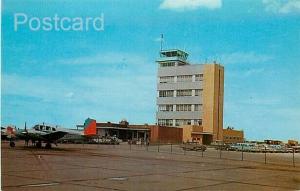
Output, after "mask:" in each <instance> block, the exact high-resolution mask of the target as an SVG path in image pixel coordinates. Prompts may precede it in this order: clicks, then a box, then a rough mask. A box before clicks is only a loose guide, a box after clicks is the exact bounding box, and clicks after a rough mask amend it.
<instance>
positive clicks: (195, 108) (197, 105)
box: [194, 104, 202, 111]
mask: <svg viewBox="0 0 300 191" xmlns="http://www.w3.org/2000/svg"><path fill="white" fill-rule="evenodd" d="M201 110H202V105H201V104H195V106H194V111H201Z"/></svg>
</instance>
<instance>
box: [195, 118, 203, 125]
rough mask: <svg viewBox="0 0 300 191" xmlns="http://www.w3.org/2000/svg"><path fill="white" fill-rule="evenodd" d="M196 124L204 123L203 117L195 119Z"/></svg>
mask: <svg viewBox="0 0 300 191" xmlns="http://www.w3.org/2000/svg"><path fill="white" fill-rule="evenodd" d="M194 124H195V125H202V119H194Z"/></svg>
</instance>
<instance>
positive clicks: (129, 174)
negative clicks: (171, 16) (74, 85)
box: [1, 142, 300, 191]
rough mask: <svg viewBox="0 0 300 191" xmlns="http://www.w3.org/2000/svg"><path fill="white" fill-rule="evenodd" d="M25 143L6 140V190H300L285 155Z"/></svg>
mask: <svg viewBox="0 0 300 191" xmlns="http://www.w3.org/2000/svg"><path fill="white" fill-rule="evenodd" d="M23 144H24V143H23V142H18V143H17V146H16V147H15V148H9V146H8V143H7V142H2V145H1V159H2V160H1V170H2V171H1V175H2V179H1V181H2V190H7V191H9V190H14V191H15V190H16V191H20V190H30V191H34V190H45V191H47V190H64V191H67V190H72V191H73V190H74V191H76V190H80V191H82V190H104V191H105V190H139V191H140V190H151V191H154V190H155V191H156V190H164V191H165V190H172V191H181V190H243V191H245V190H300V165H298V164H299V163H296V167H293V166H292V165H291V163H290V158H289V157H285V159H284V160H283V162H282V163H280V160H279V159H280V158H284V157H280V158H279V159H276V157H277V158H278V155H271V154H269V155H268V159H270V161H272V158H275V159H276V160H275V161H276V164H273V163H270V164H268V163H267V164H264V160H262V161H261V160H260V159H259V161H258V162H253V161H241V160H240V159H238V158H237V157H239V156H240V153H237V152H236V153H231V152H227V155H228V156H231V157H232V158H233V159H231V158H230V157H228V158H226V159H223V158H222V159H220V158H218V157H217V156H218V155H217V154H218V151H210V150H208V151H205V152H204V157H202V156H201V152H200V153H199V152H198V153H195V154H194V155H192V153H186V155H184V152H183V151H181V150H179V149H180V148H179V147H178V148H176V146H174V148H172V149H174V150H172V152H173V153H172V154H171V153H168V152H167V151H168V149H169V146H162V147H160V152H157V149H158V148H157V146H150V147H149V148H148V151H147V149H146V148H145V147H140V146H132V148H131V150H130V148H129V146H128V145H116V146H112V145H80V144H79V145H75V144H60V145H58V147H55V146H54V148H53V149H52V150H45V149H36V148H27V147H24V146H23ZM176 149H177V150H176ZM176 151H177V152H176ZM174 152H175V153H174ZM181 152H182V153H181ZM229 153H231V154H230V155H229ZM255 154H256V153H247V157H248V158H250V159H251V157H252V158H253V156H255ZM235 155H237V156H235ZM212 156H216V157H215V158H214V157H212ZM225 156H226V153H225V152H224V153H222V157H225ZM273 156H274V157H273ZM284 156H290V155H284ZM254 158H255V157H254ZM286 158H288V160H286ZM262 159H263V158H262ZM296 159H297V160H299V154H298V153H297V154H296ZM286 161H289V162H288V163H287V162H286ZM297 162H298V161H297ZM297 165H298V166H297Z"/></svg>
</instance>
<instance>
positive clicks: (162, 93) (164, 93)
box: [159, 90, 174, 97]
mask: <svg viewBox="0 0 300 191" xmlns="http://www.w3.org/2000/svg"><path fill="white" fill-rule="evenodd" d="M173 96H174V91H173V90H162V91H159V97H173Z"/></svg>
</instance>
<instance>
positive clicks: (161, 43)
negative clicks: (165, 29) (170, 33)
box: [160, 34, 164, 51]
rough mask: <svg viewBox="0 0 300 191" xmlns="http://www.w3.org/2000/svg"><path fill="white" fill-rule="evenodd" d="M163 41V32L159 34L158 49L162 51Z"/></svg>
mask: <svg viewBox="0 0 300 191" xmlns="http://www.w3.org/2000/svg"><path fill="white" fill-rule="evenodd" d="M163 41H164V34H161V36H160V51H162V46H163Z"/></svg>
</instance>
